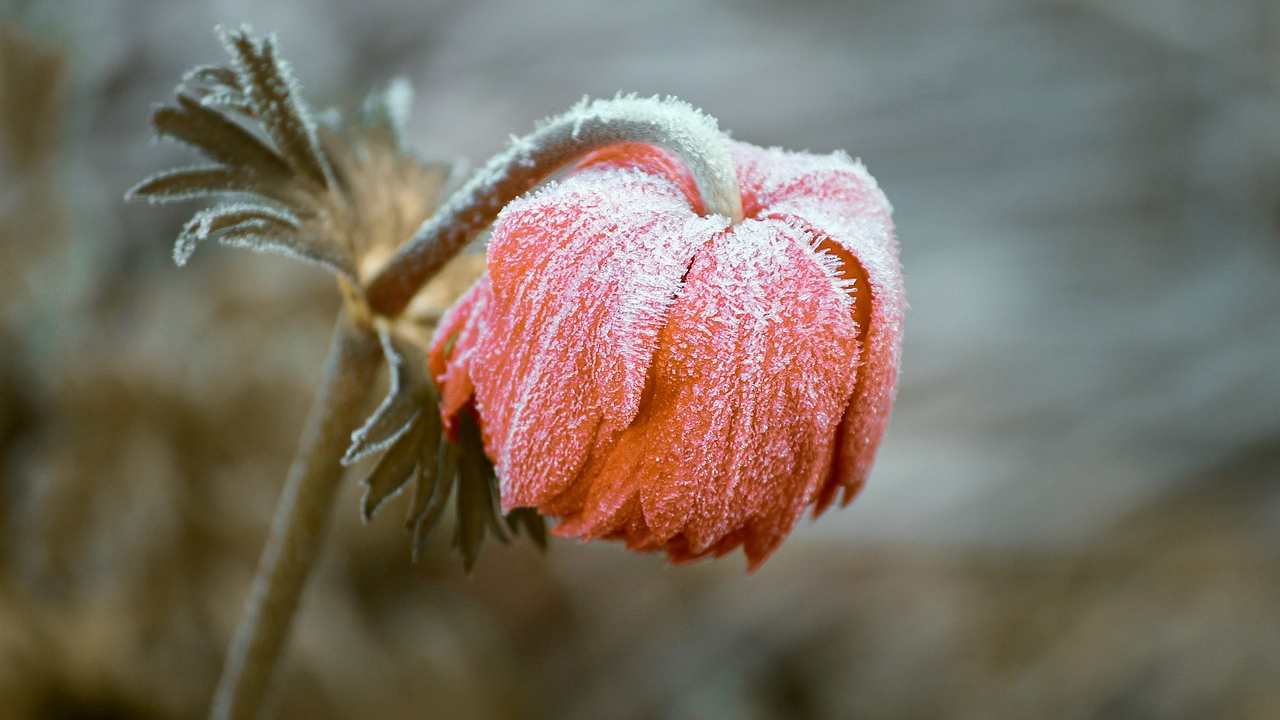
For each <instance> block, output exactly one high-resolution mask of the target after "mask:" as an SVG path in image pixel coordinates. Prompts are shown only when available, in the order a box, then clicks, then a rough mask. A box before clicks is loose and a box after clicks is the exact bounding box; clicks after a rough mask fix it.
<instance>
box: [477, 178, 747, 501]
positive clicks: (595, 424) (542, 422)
mask: <svg viewBox="0 0 1280 720" xmlns="http://www.w3.org/2000/svg"><path fill="white" fill-rule="evenodd" d="M723 227H724V223H723V222H722V221H720V220H718V219H714V218H702V217H699V216H697V215H696V214H694V212H693V211H692V210H691V209H690V206H689V203H688V201H687V200H686V198H685V196H684V194H683V192H682V191H681V189H680V188H679V187H678V186H677V185H676V184H674V183H672V182H671V181H669V180H667V179H665V178H662V177H658V176H654V175H652V174H646V173H642V172H639V171H636V170H631V169H620V168H616V167H607V166H597V167H591V168H588V169H585V170H582V171H579V172H578V173H576V174H574V175H573V176H571V177H569V178H568V179H566V180H564V181H563V182H561V183H559V184H556V185H552V186H549V187H547V188H544V189H542V190H540V191H537V192H535V193H534V194H532V195H531V196H526V197H525V198H522V199H520V200H517V201H515V202H513V203H511V204H510V205H509V206H508V207H507V208H506V209H505V210H504V211H503V213H502V215H501V216H499V218H498V221H497V223H496V224H495V226H494V229H493V234H492V238H491V240H490V244H489V278H490V283H491V287H492V301H491V303H490V306H489V310H488V317H489V322H490V326H489V327H488V329H487V331H486V334H485V335H484V337H483V338H482V339H481V341H480V343H479V346H478V348H477V352H476V356H475V358H474V360H473V361H472V366H471V375H472V378H473V379H474V381H475V385H476V404H477V408H478V410H479V411H480V415H481V418H482V419H483V422H484V426H485V435H486V438H488V439H489V441H490V442H489V444H488V450H489V451H490V453H491V457H492V458H493V459H494V461H495V465H496V467H497V471H498V476H499V477H500V478H501V479H502V483H503V484H502V500H503V505H504V507H506V508H508V509H510V508H514V507H518V506H527V505H540V504H542V503H544V502H547V501H549V500H551V499H552V498H554V497H556V496H557V495H559V494H561V493H562V492H564V491H565V489H566V488H567V487H568V486H569V485H570V483H572V482H573V480H574V479H575V478H577V476H578V474H579V470H580V469H581V467H582V466H583V464H584V463H585V462H586V460H587V458H588V455H589V454H590V453H591V452H593V451H597V450H602V449H605V448H607V446H609V445H610V444H611V443H612V441H613V439H614V437H615V436H616V435H617V434H618V433H619V432H621V431H622V430H623V429H624V428H626V427H627V426H628V425H629V424H631V421H632V420H633V419H634V417H635V415H636V412H637V409H638V408H639V405H640V397H641V394H642V393H643V391H644V388H645V379H646V376H647V374H648V370H649V364H650V362H651V360H652V357H653V353H654V350H655V348H656V345H657V336H658V333H659V331H660V330H661V329H662V327H663V326H664V325H666V323H667V312H668V309H669V307H670V305H671V302H672V300H673V298H674V296H675V294H676V291H677V290H678V288H679V287H680V279H681V277H682V276H683V275H684V273H685V271H686V269H687V268H688V266H689V262H690V261H691V259H692V257H693V255H694V253H695V252H696V251H697V250H698V248H700V247H701V246H703V245H705V244H706V243H707V242H709V241H710V239H711V238H712V237H713V236H715V234H716V233H718V232H720V231H721V230H722V229H723Z"/></svg>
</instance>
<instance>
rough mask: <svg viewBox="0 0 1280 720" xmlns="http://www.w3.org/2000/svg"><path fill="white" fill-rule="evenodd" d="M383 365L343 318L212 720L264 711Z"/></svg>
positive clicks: (369, 338)
mask: <svg viewBox="0 0 1280 720" xmlns="http://www.w3.org/2000/svg"><path fill="white" fill-rule="evenodd" d="M381 361H382V351H381V348H380V346H379V344H378V340H377V338H376V337H375V336H374V335H373V334H372V333H371V332H370V331H369V330H368V329H367V328H365V327H363V326H361V325H360V324H358V323H357V322H355V321H353V320H352V318H351V317H350V315H349V313H347V312H346V311H344V312H343V313H342V314H341V315H340V316H339V318H338V325H337V328H335V329H334V333H333V340H332V342H331V344H330V347H329V359H328V361H327V362H326V366H325V371H324V379H323V381H322V382H321V385H320V388H319V390H318V392H317V393H316V396H315V399H314V400H313V401H312V406H311V410H310V412H309V414H308V416H307V421H306V425H305V427H304V429H303V432H302V439H301V442H300V445H299V448H298V453H297V456H296V457H295V459H294V461H293V466H292V467H290V468H289V476H288V479H287V480H286V481H285V486H284V492H283V493H282V494H281V496H280V501H279V503H278V504H277V506H276V513H275V517H274V518H273V519H272V521H271V530H270V535H269V536H268V538H267V544H266V548H265V549H264V550H263V552H262V557H261V559H260V560H259V562H258V570H257V574H256V575H255V576H254V580H253V586H252V588H251V589H250V591H249V599H248V602H247V604H246V607H245V612H244V615H243V616H242V617H241V619H240V625H239V626H238V627H237V628H236V631H235V635H234V636H233V637H232V639H231V647H230V649H229V650H228V653H227V659H226V664H225V665H224V666H223V670H222V678H221V680H219V682H218V690H217V694H216V695H215V696H214V701H213V709H212V712H211V713H210V715H211V717H212V718H214V720H250V719H252V718H255V717H256V716H257V713H258V712H259V710H260V709H261V707H262V703H263V698H264V696H265V695H266V692H267V689H268V687H269V683H270V681H271V674H272V670H273V669H274V668H275V665H276V660H277V658H279V656H280V653H281V651H282V650H283V648H284V646H285V643H286V642H287V641H288V639H289V630H290V628H291V626H292V621H293V616H294V614H295V612H296V611H297V609H298V603H299V599H300V598H301V596H302V591H303V588H304V586H305V585H306V581H307V575H308V574H309V573H310V570H311V567H312V565H313V564H314V563H315V560H316V558H317V557H318V556H319V554H320V550H321V548H322V547H323V545H324V538H325V533H326V529H327V527H328V524H329V516H330V514H331V513H330V511H331V509H332V507H333V500H334V497H335V495H336V494H337V490H338V488H339V486H340V481H341V479H342V470H343V468H342V464H341V460H342V455H343V453H344V452H345V451H346V449H347V445H348V444H349V443H350V440H351V431H352V430H353V429H354V428H355V427H356V426H357V425H358V424H359V422H360V419H361V413H362V412H363V410H364V409H365V401H366V399H367V396H368V393H369V390H370V388H371V386H373V384H374V379H375V373H376V372H377V370H378V367H379V363H380V362H381Z"/></svg>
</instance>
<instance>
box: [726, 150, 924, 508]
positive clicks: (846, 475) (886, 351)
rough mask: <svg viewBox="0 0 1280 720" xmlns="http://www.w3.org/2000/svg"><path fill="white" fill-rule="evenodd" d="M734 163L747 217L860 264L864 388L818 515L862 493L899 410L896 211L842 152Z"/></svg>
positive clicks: (742, 154) (774, 153) (749, 155)
mask: <svg viewBox="0 0 1280 720" xmlns="http://www.w3.org/2000/svg"><path fill="white" fill-rule="evenodd" d="M734 159H735V162H736V163H737V167H738V178H739V182H740V184H741V185H742V194H743V206H744V208H745V209H746V212H747V213H748V215H756V216H759V217H772V218H785V219H787V220H788V221H792V222H797V223H799V224H801V225H802V226H803V227H806V228H808V229H809V230H810V231H811V232H813V233H815V234H817V235H819V236H822V237H824V238H826V239H827V240H828V241H830V242H834V243H836V244H838V245H839V246H840V248H842V249H843V250H844V252H843V253H838V254H840V255H841V256H842V258H844V259H845V260H846V261H847V262H851V263H856V267H850V268H849V269H848V270H846V274H847V275H848V276H849V277H851V278H854V279H856V285H855V296H856V299H857V308H856V310H855V316H856V317H857V319H858V321H859V326H860V340H861V342H862V353H861V360H860V364H859V367H858V384H857V388H856V390H855V392H854V396H853V399H852V400H851V401H850V403H849V409H848V411H847V413H846V415H845V419H844V422H843V424H842V425H841V428H840V441H839V452H838V453H837V454H836V458H835V463H834V466H833V470H832V474H831V477H830V479H829V480H828V481H827V483H826V486H825V487H824V488H823V491H822V493H821V495H820V497H819V499H818V502H817V507H816V508H815V514H817V513H820V512H821V511H822V510H823V509H824V508H825V507H826V506H827V505H828V504H829V503H830V502H831V500H832V499H833V498H834V497H835V493H836V491H837V490H838V489H839V488H841V487H843V488H844V493H845V494H844V502H845V503H848V502H849V501H850V500H852V499H853V497H854V496H855V495H856V494H857V492H858V490H859V489H861V487H862V486H863V484H864V483H865V481H866V477H867V474H868V472H870V470H871V463H872V461H873V460H874V459H875V453H876V449H877V448H878V446H879V444H880V438H881V436H883V434H884V431H885V428H886V426H887V425H888V422H889V414H890V410H891V409H892V407H893V399H894V394H895V392H896V388H897V377H898V365H899V362H900V357H901V348H902V317H903V313H904V311H905V308H906V299H905V294H904V291H903V286H902V268H901V265H900V264H899V261H898V242H897V238H896V237H895V235H894V230H893V221H892V217H891V215H892V212H893V209H892V207H891V206H890V204H889V201H888V199H886V198H885V196H884V193H883V192H881V191H880V188H879V186H878V185H877V183H876V181H875V179H874V178H872V177H871V175H870V174H869V173H868V172H867V170H866V168H865V167H863V165H862V163H860V162H857V161H854V160H851V159H849V157H848V156H847V155H844V154H843V153H834V154H832V155H812V154H809V153H791V152H785V151H782V150H777V149H772V150H765V149H763V148H757V147H754V146H751V145H747V144H745V143H737V144H736V148H735V153H734ZM868 290H869V292H868Z"/></svg>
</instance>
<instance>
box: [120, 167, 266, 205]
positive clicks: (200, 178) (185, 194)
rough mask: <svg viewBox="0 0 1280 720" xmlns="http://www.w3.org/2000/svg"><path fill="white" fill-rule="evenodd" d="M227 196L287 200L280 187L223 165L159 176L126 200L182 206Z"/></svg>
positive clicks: (256, 176) (141, 186)
mask: <svg viewBox="0 0 1280 720" xmlns="http://www.w3.org/2000/svg"><path fill="white" fill-rule="evenodd" d="M227 193H253V194H255V195H261V196H263V197H269V198H273V199H276V200H280V201H282V202H284V201H287V200H288V194H287V193H286V192H284V190H283V188H282V187H281V185H280V184H279V183H273V182H269V181H267V180H265V179H264V178H262V177H261V176H258V175H254V174H253V173H250V172H247V171H245V170H242V169H240V168H232V167H226V166H222V165H211V166H209V165H206V166H199V167H187V168H178V169H176V170H168V171H166V172H162V173H157V174H155V175H152V176H151V177H149V178H147V179H145V180H143V181H142V182H140V183H138V184H137V185H135V186H133V187H132V188H130V189H129V192H128V193H126V194H125V199H126V200H139V199H141V200H146V201H148V202H152V203H171V202H182V201H185V200H196V199H199V198H206V197H211V196H219V195H225V194H227Z"/></svg>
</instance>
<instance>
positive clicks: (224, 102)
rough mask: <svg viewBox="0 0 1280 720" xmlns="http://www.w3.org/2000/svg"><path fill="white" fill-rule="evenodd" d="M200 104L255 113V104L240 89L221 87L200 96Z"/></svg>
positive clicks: (242, 112) (245, 113) (248, 113)
mask: <svg viewBox="0 0 1280 720" xmlns="http://www.w3.org/2000/svg"><path fill="white" fill-rule="evenodd" d="M200 104H201V105H203V106H205V107H211V108H219V109H222V110H230V111H232V112H238V113H240V114H241V115H249V116H252V115H253V104H252V103H250V102H249V98H248V97H246V96H245V94H244V93H242V92H240V91H238V90H228V89H220V90H216V91H214V92H210V93H205V94H204V95H201V96H200Z"/></svg>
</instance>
